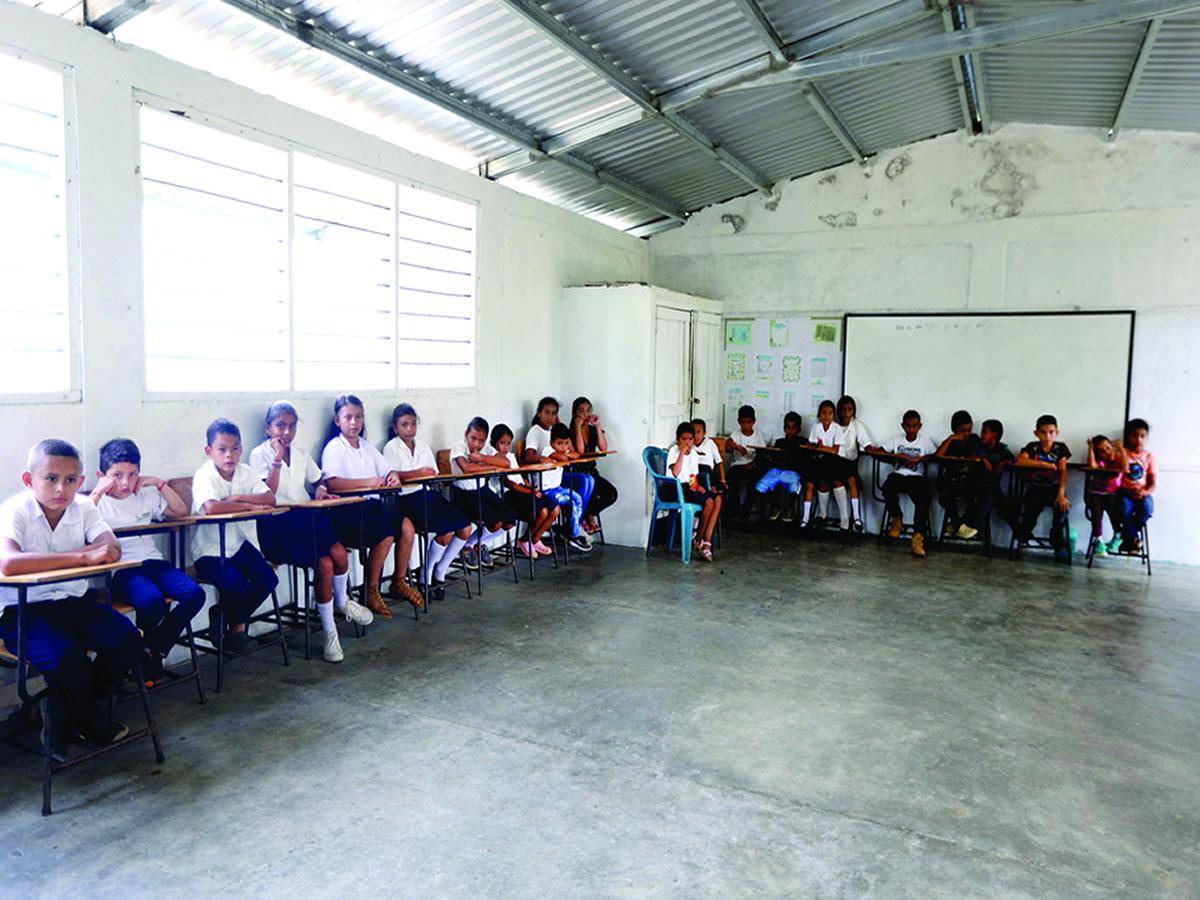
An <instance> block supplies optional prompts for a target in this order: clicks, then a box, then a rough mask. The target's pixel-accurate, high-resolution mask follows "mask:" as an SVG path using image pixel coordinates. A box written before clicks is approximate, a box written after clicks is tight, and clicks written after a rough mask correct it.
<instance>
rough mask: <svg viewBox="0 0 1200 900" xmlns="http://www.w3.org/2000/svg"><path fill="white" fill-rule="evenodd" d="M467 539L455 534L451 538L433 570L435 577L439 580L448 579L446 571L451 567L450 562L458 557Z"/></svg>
mask: <svg viewBox="0 0 1200 900" xmlns="http://www.w3.org/2000/svg"><path fill="white" fill-rule="evenodd" d="M466 543H467V542H466V541H465V540H463V539H462V538H460V537H459V536H458V535H455V536H454V537H452V538H451V539H450V543H449V544H447V545H446V549H445V550H443V551H442V558H441V559H440V560H439V561H438V564H437V568H436V569H434V570H433V577H434V578H436V579H437V580H438V581H445V580H446V572H447V571H448V570H449V568H450V563H452V562H454V560H455V559H457V558H458V553H459V551H460V550H462V548H463V547H464V546H466Z"/></svg>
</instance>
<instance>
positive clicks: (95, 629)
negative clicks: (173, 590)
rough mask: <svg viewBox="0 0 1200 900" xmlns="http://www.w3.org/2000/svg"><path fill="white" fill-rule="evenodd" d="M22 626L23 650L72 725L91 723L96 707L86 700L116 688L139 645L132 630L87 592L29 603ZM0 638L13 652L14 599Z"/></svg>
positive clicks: (1, 621) (0, 619) (3, 618)
mask: <svg viewBox="0 0 1200 900" xmlns="http://www.w3.org/2000/svg"><path fill="white" fill-rule="evenodd" d="M25 628H26V634H25V648H26V655H27V656H28V658H29V661H30V662H31V663H32V664H33V665H35V666H36V667H37V668H38V671H40V672H41V673H42V674H43V675H44V676H45V677H46V684H47V685H48V686H49V687H50V691H51V696H53V697H54V698H55V699H56V700H58V701H60V702H61V704H62V706H63V709H64V711H65V712H66V713H67V715H68V716H70V718H71V719H72V720H73V721H74V723H75V724H76V725H77V726H79V727H81V728H88V727H89V726H94V725H95V724H96V722H97V717H98V716H99V713H98V711H97V710H96V708H95V707H94V706H93V704H92V701H93V700H98V699H101V698H103V697H106V696H108V695H109V694H111V693H112V692H113V691H114V690H116V689H117V687H119V686H120V684H121V682H122V681H123V680H124V678H125V674H126V673H127V672H128V671H129V670H130V669H131V668H133V663H134V660H136V659H137V655H138V653H139V652H140V651H141V649H142V636H141V635H140V634H138V630H137V629H136V628H135V627H134V625H133V623H132V622H130V621H129V619H127V618H126V617H125V616H123V615H121V614H120V613H119V612H117V611H116V610H114V609H111V608H110V607H109V606H107V605H105V604H104V603H100V602H99V601H97V600H96V599H95V595H94V594H91V593H88V594H85V595H84V596H82V597H67V598H65V599H63V600H40V601H38V602H37V603H30V604H29V605H28V606H26V608H25ZM0 639H3V640H4V643H5V644H6V645H7V646H8V648H9V650H11V651H12V652H13V653H16V652H17V607H16V605H15V604H14V605H12V606H10V607H8V608H7V609H5V610H4V613H3V615H0ZM89 650H94V651H95V653H96V660H95V662H92V661H91V660H90V659H88V655H87V654H88V651H89ZM100 721H103V720H102V719H101V720H100Z"/></svg>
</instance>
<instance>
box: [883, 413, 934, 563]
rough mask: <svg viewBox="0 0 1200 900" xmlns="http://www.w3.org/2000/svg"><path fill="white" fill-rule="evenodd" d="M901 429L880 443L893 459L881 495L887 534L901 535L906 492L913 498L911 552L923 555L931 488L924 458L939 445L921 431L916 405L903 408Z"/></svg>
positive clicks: (895, 536)
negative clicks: (889, 518) (903, 498)
mask: <svg viewBox="0 0 1200 900" xmlns="http://www.w3.org/2000/svg"><path fill="white" fill-rule="evenodd" d="M900 427H901V428H902V429H903V431H902V433H900V434H898V435H896V436H895V437H894V438H892V439H891V440H890V441H888V442H887V443H885V444H884V445H883V449H884V450H886V451H887V452H888V453H890V454H892V456H893V458H894V460H895V462H894V463H893V466H892V473H891V474H890V475H888V477H887V480H886V481H884V483H883V497H884V500H885V501H886V503H887V512H888V515H889V516H891V524H890V526H889V527H888V532H887V534H888V537H892V538H898V537H900V531H901V529H902V528H903V527H904V513H903V511H902V510H901V508H900V495H901V494H907V495H908V496H909V497H910V498H911V499H912V502H913V507H914V509H915V512H914V513H913V536H912V552H913V555H914V556H917V557H924V556H925V535H926V532H927V531H928V530H929V505H930V501H931V492H930V489H929V479H927V478H926V477H925V460H926V459H927V458H928V457H931V456H934V455H935V454H936V453H937V449H938V445H937V444H935V443H934V442H933V439H932V438H930V437H929V436H928V435H926V434H923V433H922V432H921V414H920V413H919V412H917V411H916V410H915V409H910V410H907V411H905V413H904V418H903V419H902V420H901V422H900Z"/></svg>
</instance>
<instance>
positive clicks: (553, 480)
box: [533, 446, 563, 491]
mask: <svg viewBox="0 0 1200 900" xmlns="http://www.w3.org/2000/svg"><path fill="white" fill-rule="evenodd" d="M553 454H554V448H553V447H549V446H548V447H546V449H545V450H543V451H542V462H553V461H554V460H547V459H546V457H548V456H551V455H553ZM562 473H563V470H562V469H561V468H559V467H558V466H555V467H554V468H553V469H550V470H549V471H547V472H542V473H541V476H542V482H541V488H542V490H543V491H549V490H553V489H554V488H556V487H561V486H562ZM533 484H534V487H537V486H538V476H537V475H534V476H533Z"/></svg>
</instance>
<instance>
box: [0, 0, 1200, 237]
mask: <svg viewBox="0 0 1200 900" xmlns="http://www.w3.org/2000/svg"><path fill="white" fill-rule="evenodd" d="M20 2H24V3H26V4H28V5H31V6H37V7H39V8H41V9H44V10H46V11H47V12H51V13H54V14H59V15H65V16H68V17H76V18H77V17H78V16H79V14H80V8H81V3H80V2H79V0H20ZM114 2H116V0H95V3H94V4H93V7H92V8H93V10H94V9H103V8H106V7H107V6H109V5H111V4H112V3H114ZM258 2H260V3H262V4H264V5H269V4H270V3H271V2H272V0H258ZM274 2H276V3H278V8H283V7H284V4H285V3H286V2H287V0H274ZM759 2H760V6H761V7H762V10H763V13H764V14H765V16H766V17H767V18H768V20H769V21H770V22H771V25H772V27H773V28H774V30H775V31H776V33H778V35H779V36H780V38H781V39H782V40H783V41H784V42H785V43H788V44H793V43H795V42H797V41H802V40H804V39H807V38H811V37H813V36H814V35H817V34H821V33H824V32H826V31H828V30H829V29H831V28H835V27H838V26H842V25H845V24H847V23H850V22H853V21H854V20H856V19H858V18H859V17H861V16H869V15H871V14H873V13H876V12H879V11H881V10H887V9H888V8H889V7H891V6H892V5H893V4H895V3H898V2H902V0H804V2H799V0H759ZM540 5H541V7H542V8H543V9H544V10H547V11H549V12H550V13H551V14H553V15H554V16H556V17H558V19H559V21H560V22H561V23H563V24H565V25H566V26H567V27H569V28H570V29H571V30H572V31H573V32H574V33H575V34H576V35H578V36H579V37H580V38H582V39H583V40H584V41H586V42H589V43H590V44H591V45H593V46H594V47H595V48H596V49H597V50H598V51H599V53H600V54H602V56H603V58H605V59H607V61H608V62H609V63H611V65H613V66H614V67H616V68H617V69H619V70H620V71H622V72H624V73H625V74H626V75H627V76H629V77H631V78H632V79H633V80H634V81H636V82H637V83H639V84H640V85H641V86H642V87H643V88H645V89H646V90H647V91H649V92H651V93H652V94H655V95H657V94H662V93H664V92H668V91H672V90H674V89H677V88H686V87H687V86H688V85H691V84H693V83H695V82H696V81H698V80H702V79H705V78H708V77H710V76H713V75H715V74H717V73H720V72H723V71H725V70H727V69H729V68H731V67H735V66H739V65H741V66H747V65H751V66H758V65H760V64H761V63H763V62H764V61H765V60H766V59H767V48H766V46H765V45H764V44H763V42H762V39H761V38H760V37H759V36H758V34H757V33H756V31H755V30H754V28H753V27H751V25H750V23H749V21H748V19H747V17H746V16H745V14H744V12H743V11H742V9H741V8H740V7H739V4H737V3H734V2H732V0H541V3H540ZM903 5H904V7H905V10H904V16H905V17H906V18H907V17H908V16H909V15H910V14H911V13H912V11H913V9H914V8H915V9H916V14H917V15H920V11H919V7H915V5H914V4H912V2H911V0H908V2H907V3H904V4H903ZM1079 5H1080V2H1079V0H987V2H976V3H975V5H974V11H975V26H976V27H979V26H985V25H989V24H995V23H998V22H1008V21H1012V20H1014V19H1016V18H1019V17H1021V16H1027V15H1032V14H1037V13H1044V12H1047V11H1053V10H1066V9H1072V8H1078V7H1079ZM288 9H291V10H295V11H296V13H297V14H298V15H301V16H303V17H306V18H309V19H311V20H312V22H313V23H314V25H315V26H316V27H318V28H320V29H322V31H325V32H329V33H332V34H334V35H336V36H338V37H340V38H341V39H343V40H345V41H355V42H359V45H361V46H362V47H366V46H368V45H369V46H372V47H374V48H375V49H376V50H377V51H378V52H379V53H380V58H386V59H388V60H392V61H394V62H395V63H396V64H397V65H399V66H402V67H403V68H405V69H406V70H409V69H412V70H415V71H416V72H418V73H419V74H420V75H421V77H422V78H427V79H428V81H429V83H436V84H439V85H443V86H445V87H446V89H447V90H448V91H452V92H457V94H458V95H460V96H467V97H470V98H471V99H472V100H474V101H477V102H478V103H479V104H480V105H481V106H483V107H484V108H486V109H488V110H490V111H491V112H492V113H494V114H495V115H496V116H498V117H500V118H503V119H504V120H505V121H507V122H510V123H513V124H515V125H516V126H518V127H519V129H520V130H522V131H524V132H525V133H527V135H529V136H530V137H531V138H532V139H534V140H545V139H548V138H563V139H564V140H566V143H568V144H569V145H572V146H573V147H574V150H573V152H574V153H575V154H576V155H578V156H579V157H581V158H583V159H585V160H586V161H588V162H590V163H592V164H593V165H596V166H599V167H601V168H602V169H603V170H604V171H605V172H606V173H607V175H608V176H614V177H619V178H623V179H625V180H626V181H627V182H629V184H630V185H631V186H633V187H640V188H643V189H645V190H647V191H650V192H652V193H654V194H657V195H659V196H660V197H661V198H663V199H664V200H667V201H670V202H672V203H673V204H675V205H676V206H679V207H682V208H685V209H689V210H691V209H697V208H699V207H702V206H705V205H707V204H710V203H715V202H719V201H722V200H725V199H729V198H731V197H734V196H737V195H740V194H744V193H746V192H747V191H748V190H750V188H749V187H748V185H747V183H746V181H745V180H743V179H742V178H739V177H738V176H736V175H735V174H733V172H731V171H730V168H729V167H727V166H722V165H721V164H719V163H718V162H717V161H715V160H714V159H713V158H712V156H711V155H710V154H707V153H705V152H703V150H701V149H699V148H698V147H697V146H696V145H695V144H693V143H690V142H688V141H686V140H684V139H683V138H681V137H680V136H679V134H678V133H677V132H676V131H675V130H673V128H672V127H671V125H670V124H669V123H667V122H664V121H663V120H661V119H659V120H655V119H649V120H645V121H639V122H634V124H625V125H624V127H622V128H621V129H620V130H617V131H612V130H610V129H609V128H608V127H597V123H598V122H600V121H605V120H604V117H605V116H606V115H611V114H613V113H621V112H623V111H628V110H630V109H631V108H632V104H631V101H630V100H629V99H628V98H627V97H625V96H624V95H622V94H621V93H620V92H619V91H617V90H616V89H615V88H613V87H612V86H611V85H610V84H609V83H608V81H606V80H605V79H604V78H603V77H601V75H600V74H598V73H597V72H596V71H595V70H594V68H592V67H590V66H589V65H587V64H586V63H585V62H583V61H581V60H579V59H577V58H576V57H575V56H573V55H572V54H571V53H569V52H567V51H565V50H564V49H562V48H561V47H560V46H559V45H558V44H557V43H555V41H553V40H552V39H551V38H549V37H548V36H546V35H544V34H543V33H542V32H541V31H540V30H539V29H538V28H537V27H536V26H534V25H532V24H531V23H530V22H528V21H527V20H526V19H525V18H524V17H522V16H520V15H518V14H517V13H515V12H514V11H513V10H512V9H511V8H510V7H509V5H508V4H507V3H505V2H502V0H296V2H295V3H294V4H293V5H292V6H290V7H288ZM899 10H900V7H896V9H895V10H893V11H899ZM885 18H891V17H889V16H886V15H885ZM1145 28H1146V26H1145V24H1143V23H1139V24H1135V25H1130V26H1123V27H1118V28H1109V29H1105V30H1102V31H1093V32H1088V33H1084V34H1080V35H1075V36H1072V37H1069V38H1061V39H1054V40H1049V41H1042V42H1040V43H1029V44H1021V45H1016V46H1010V47H1006V48H1004V49H1000V50H991V51H986V52H984V53H982V54H981V55H980V69H979V72H980V74H981V75H982V82H983V84H984V85H985V87H986V100H987V102H988V108H989V112H990V115H991V118H992V120H993V121H996V122H1005V121H1024V122H1047V123H1052V124H1070V125H1086V126H1100V127H1108V126H1110V125H1111V123H1112V120H1113V118H1114V116H1115V115H1116V111H1117V107H1118V105H1119V103H1120V99H1121V96H1122V93H1123V91H1124V88H1125V84H1126V82H1127V80H1128V77H1129V73H1130V70H1131V68H1132V65H1133V62H1134V59H1135V58H1136V55H1137V52H1138V48H1139V47H1140V45H1141V39H1142V36H1143V35H1144V34H1145ZM943 29H944V25H943V22H942V16H941V15H940V14H939V13H938V12H937V11H936V10H934V9H930V10H929V12H928V14H927V15H925V16H924V17H922V18H918V19H917V20H915V21H909V22H908V24H907V25H904V26H903V27H901V28H899V29H893V30H892V31H891V32H889V33H887V34H884V35H877V36H876V37H874V38H872V39H871V40H870V41H867V42H864V43H860V44H859V45H857V46H859V47H862V46H871V45H885V44H891V43H896V42H903V41H910V40H915V39H920V38H923V37H928V36H932V35H935V34H940V33H941V32H942V31H943ZM117 37H118V38H119V39H121V40H124V41H129V42H131V43H136V44H140V45H142V46H145V47H148V48H150V49H152V50H155V51H156V52H159V53H162V54H164V55H167V56H170V57H173V58H176V59H179V60H181V61H183V62H185V63H187V64H189V65H192V66H195V67H197V68H201V69H207V70H208V71H211V72H214V73H215V74H217V75H220V76H222V77H224V78H228V79H230V80H232V81H236V82H240V83H242V84H246V85H248V86H250V87H251V88H253V89H255V90H258V91H262V92H264V93H268V94H272V95H274V96H277V97H279V98H280V99H283V100H285V101H286V102H289V103H293V104H295V105H297V106H301V107H304V108H306V109H310V110H312V111H314V112H317V113H319V114H321V115H324V116H327V117H329V118H331V119H335V120H338V121H341V122H344V123H346V124H349V125H351V126H353V127H356V128H359V129H361V130H363V131H367V132H369V133H373V134H376V135H379V136H380V137H383V138H384V139H386V140H389V141H392V142H394V143H397V144H400V145H402V146H404V147H407V148H409V149H412V150H414V151H415V152H418V153H423V154H425V155H428V156H432V157H435V158H437V159H441V160H442V161H445V162H448V163H450V164H452V165H455V166H459V167H461V168H466V169H474V168H476V167H477V166H479V165H480V164H481V163H483V162H485V161H487V160H492V159H497V158H501V157H505V156H506V155H508V154H511V153H512V151H513V150H514V149H516V148H515V147H514V145H513V144H511V143H510V142H509V141H507V140H504V139H503V138H499V137H496V136H495V135H493V134H491V133H489V132H487V131H485V130H483V129H481V128H480V127H478V126H477V125H473V124H468V123H466V122H465V121H463V120H462V119H459V118H458V117H456V116H455V115H453V114H451V113H448V112H446V111H444V110H443V109H441V108H440V107H438V106H435V105H432V104H430V103H429V102H427V101H425V100H421V99H417V98H416V97H414V96H412V95H410V94H409V93H407V92H405V91H404V90H402V89H401V88H398V87H396V86H395V85H392V84H389V83H387V82H384V81H382V80H380V79H378V78H376V77H375V76H373V75H370V74H367V73H366V72H364V71H363V70H361V69H358V68H356V67H354V66H352V65H351V64H349V63H347V62H342V61H340V60H338V59H336V58H334V57H333V56H330V55H328V54H326V53H324V52H322V51H318V50H316V49H313V48H312V47H311V46H309V45H307V44H306V43H304V42H303V41H300V40H296V39H294V38H292V37H289V36H287V35H286V34H284V33H283V32H281V31H278V30H276V29H275V28H273V27H271V26H270V25H267V24H264V23H263V22H261V21H259V20H258V19H255V18H252V17H250V16H246V15H243V14H242V13H239V12H235V11H233V10H232V9H231V8H230V7H229V6H228V5H227V4H226V3H225V2H221V0H159V2H157V3H155V4H154V5H153V6H151V8H150V10H149V11H147V12H144V13H141V14H140V15H138V16H136V17H134V18H133V19H131V20H130V21H129V22H128V23H126V24H125V25H123V26H121V27H120V28H119V29H118V31H117ZM957 66H958V63H957V61H956V60H951V59H940V60H934V61H928V62H919V63H912V64H907V65H903V66H893V67H889V68H882V69H874V70H868V71H863V72H859V73H854V74H848V75H842V76H838V77H834V78H827V79H824V80H822V81H821V82H819V84H818V87H819V89H820V91H821V92H822V94H823V96H824V97H825V99H826V101H827V102H828V105H829V107H830V108H831V109H832V110H833V112H834V114H835V115H836V116H837V117H838V119H839V120H840V121H841V122H842V123H843V124H844V125H845V126H846V127H847V128H848V129H849V131H850V132H851V135H852V138H853V140H855V141H856V142H857V143H858V144H859V145H860V146H861V147H862V148H863V149H864V150H865V151H866V152H867V153H877V152H879V151H881V150H884V149H887V148H890V147H896V146H900V145H903V144H907V143H910V142H912V141H916V140H921V139H922V138H926V137H931V136H934V135H937V134H942V133H945V132H948V131H953V130H956V129H958V128H962V127H964V125H965V122H964V117H963V112H962V106H961V104H960V102H959V97H958V88H957V84H956V82H957V74H956V73H957ZM176 99H179V100H180V101H183V102H186V100H187V98H186V97H180V98H176ZM683 115H684V116H685V117H686V118H687V119H688V121H690V122H692V123H694V124H695V125H696V126H698V127H699V128H701V129H703V131H704V132H705V133H706V134H707V135H708V137H709V138H711V139H712V140H713V141H715V142H716V144H718V145H719V146H720V147H721V148H722V149H723V150H724V151H727V152H729V153H732V154H733V155H734V156H735V157H736V158H737V160H738V161H739V162H740V163H743V164H745V165H746V166H747V167H749V168H750V169H752V170H754V171H755V172H756V173H758V174H760V175H761V176H762V177H763V178H765V179H767V180H769V181H771V182H776V181H781V180H784V179H787V178H793V177H796V176H798V175H804V174H807V173H809V172H813V171H817V170H819V169H822V168H826V167H829V166H834V165H839V164H841V163H843V162H845V161H846V160H847V159H848V158H849V153H848V152H847V151H846V150H845V148H844V147H843V146H842V144H841V143H840V142H839V141H838V140H837V139H836V138H835V136H834V134H833V132H832V131H831V130H830V129H829V127H827V126H826V125H825V124H824V122H823V121H822V119H821V118H820V117H819V116H818V115H817V114H816V113H815V112H814V110H813V108H812V107H811V106H810V104H809V103H808V102H807V101H806V100H805V99H804V97H803V96H802V95H801V94H800V91H799V88H798V86H796V85H794V84H793V85H787V86H783V85H780V86H774V87H764V88H761V89H759V90H754V91H746V92H740V93H729V94H725V95H721V96H717V97H715V98H713V97H710V98H708V99H705V100H702V101H700V102H699V103H697V104H696V105H692V106H690V107H688V108H687V110H686V112H684V114H683ZM621 118H622V119H623V121H624V122H625V123H628V122H629V121H631V118H630V117H628V116H623V117H621ZM582 126H590V127H588V128H587V129H586V130H580V129H581V127H582ZM1124 127H1127V128H1165V129H1195V130H1200V16H1190V17H1185V18H1178V19H1168V20H1167V21H1166V24H1165V25H1164V27H1163V28H1162V29H1161V31H1160V33H1159V36H1158V39H1157V42H1156V43H1155V45H1154V48H1153V52H1152V53H1151V54H1150V56H1149V60H1148V64H1147V65H1146V68H1145V71H1144V73H1143V76H1142V79H1141V82H1140V84H1139V87H1138V90H1137V92H1136V93H1135V94H1134V95H1133V98H1132V100H1131V102H1130V103H1129V104H1128V105H1127V108H1126V115H1125V119H1124ZM576 135H578V137H576ZM580 141H582V143H580ZM735 168H736V167H735ZM502 170H503V171H506V172H508V173H509V174H506V175H503V176H502V177H503V178H504V181H505V183H506V184H508V185H511V186H512V187H514V188H517V189H518V190H522V191H524V192H526V193H530V194H534V195H537V196H540V197H543V198H545V199H548V200H550V201H551V202H553V203H557V204H559V205H560V206H563V207H565V208H567V209H570V210H572V211H575V212H579V213H581V214H583V215H587V216H590V217H592V218H596V219H599V220H601V221H604V222H606V223H608V224H611V225H614V226H615V227H623V228H629V227H630V226H633V225H637V224H639V223H643V222H647V221H653V220H656V219H658V218H660V213H659V212H656V211H655V210H654V209H652V208H649V207H646V206H644V205H642V204H641V203H639V202H637V201H631V200H630V199H629V197H628V194H629V192H628V191H626V192H625V193H621V192H620V191H617V190H614V189H612V188H610V187H607V186H605V185H602V184H598V183H597V181H596V180H595V179H593V178H590V177H588V175H587V174H585V173H581V172H579V171H573V170H570V169H567V168H564V167H563V166H560V165H557V164H555V163H553V162H541V163H538V164H536V165H533V166H530V167H526V168H523V169H517V170H516V171H514V170H513V169H512V166H511V165H509V166H505V167H502ZM639 233H640V232H639Z"/></svg>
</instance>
